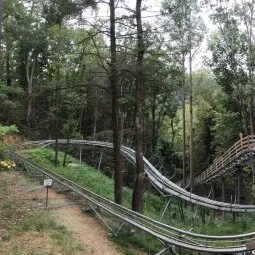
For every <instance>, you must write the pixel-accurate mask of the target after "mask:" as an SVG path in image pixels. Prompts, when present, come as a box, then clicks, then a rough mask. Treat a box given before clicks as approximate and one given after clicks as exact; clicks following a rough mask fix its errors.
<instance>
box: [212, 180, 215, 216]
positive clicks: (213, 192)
mask: <svg viewBox="0 0 255 255" xmlns="http://www.w3.org/2000/svg"><path fill="white" fill-rule="evenodd" d="M211 189H212V200H215V185H214V183H213V182H211ZM213 219H215V209H213Z"/></svg>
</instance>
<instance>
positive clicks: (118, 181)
mask: <svg viewBox="0 0 255 255" xmlns="http://www.w3.org/2000/svg"><path fill="white" fill-rule="evenodd" d="M114 2H115V1H114V0H110V2H109V6H110V41H111V47H110V48H111V63H110V83H111V93H112V130H113V160H114V197H115V202H116V203H117V204H121V202H122V161H121V153H120V146H121V145H120V143H121V142H120V140H121V137H120V134H121V114H120V105H119V97H120V86H119V77H118V68H117V50H116V31H115V5H114Z"/></svg>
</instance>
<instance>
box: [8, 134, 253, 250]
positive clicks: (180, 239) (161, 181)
mask: <svg viewBox="0 0 255 255" xmlns="http://www.w3.org/2000/svg"><path fill="white" fill-rule="evenodd" d="M54 143H55V141H54V140H44V141H35V142H27V143H23V144H22V145H21V146H22V148H26V147H30V146H42V147H45V146H49V145H53V144H54ZM59 143H60V144H62V145H67V141H66V140H59ZM68 145H70V146H75V147H79V148H82V147H85V146H98V147H101V148H102V147H103V148H113V145H112V144H111V143H107V142H98V141H86V140H70V141H68ZM18 149H19V146H17V147H10V148H9V155H10V156H11V157H12V158H13V160H14V161H16V162H20V163H22V164H23V165H24V166H25V168H26V169H27V170H28V171H29V170H32V169H33V170H36V171H38V172H40V173H42V174H43V175H45V176H48V177H50V178H52V179H53V180H54V181H55V182H57V183H60V184H61V185H63V186H65V187H67V188H69V189H71V190H73V191H74V192H75V193H77V194H78V195H80V196H81V197H83V198H84V199H86V200H87V204H88V205H89V206H90V207H91V208H92V209H93V208H94V206H95V205H96V206H97V207H99V208H101V209H104V210H105V211H107V212H108V213H110V214H112V215H114V216H116V217H117V218H119V219H121V220H122V221H123V223H128V224H130V225H133V226H134V227H137V228H138V229H141V230H143V231H145V232H147V233H148V234H151V235H152V236H154V237H156V238H157V239H158V240H160V241H161V242H162V243H164V245H165V248H164V250H162V251H161V252H159V253H158V254H162V253H163V252H164V251H165V250H168V249H170V250H171V249H174V247H175V246H176V247H181V248H185V249H188V250H193V251H197V252H207V253H216V254H227V253H228V254H238V253H242V254H250V253H251V251H252V250H253V249H254V248H255V232H252V233H246V234H241V235H231V236H210V235H202V234H196V233H192V232H189V231H185V230H182V229H178V228H175V227H172V226H170V225H166V224H164V223H161V222H159V221H155V220H153V219H150V218H148V217H146V216H144V215H142V214H139V213H136V212H133V211H131V210H130V209H128V208H125V207H123V206H121V205H118V204H115V203H114V202H112V201H110V200H107V199H105V198H103V197H101V196H99V195H97V194H95V193H93V192H91V191H89V190H87V189H86V188H84V187H81V186H79V185H77V184H75V183H73V182H71V181H70V180H68V179H65V178H64V177H62V176H60V175H57V174H56V173H53V172H51V171H49V170H48V169H45V168H43V167H42V166H40V165H38V164H36V163H34V162H31V161H30V160H28V159H26V158H24V157H22V156H21V155H19V154H18ZM121 151H122V154H123V155H124V156H125V157H126V158H127V159H128V160H129V161H130V162H131V163H133V164H134V163H135V151H134V150H132V149H130V148H128V147H125V146H122V148H121ZM248 151H250V152H252V153H251V154H249V155H251V156H252V157H253V156H254V154H253V152H254V137H253V145H252V146H250V144H249V145H248V146H247V145H245V146H244V145H243V150H239V155H238V154H236V157H235V158H234V160H237V158H239V159H240V158H241V157H243V156H244V155H248V153H249V152H248ZM246 153H247V154H246ZM243 162H244V161H243ZM144 163H145V170H146V172H147V175H148V178H149V180H150V182H151V183H152V184H153V185H154V186H155V187H156V188H157V189H159V190H160V191H161V192H162V194H170V195H174V196H177V197H179V198H182V199H184V200H186V201H189V202H192V203H195V204H198V205H202V206H205V207H209V208H212V209H218V210H223V211H234V212H251V211H252V212H253V211H255V205H239V204H229V203H222V202H218V201H214V200H211V199H208V198H204V197H201V196H198V195H196V194H193V193H191V192H188V191H186V190H185V189H183V188H181V187H180V186H178V185H176V184H174V183H173V182H171V181H170V180H168V179H167V178H166V177H164V176H163V175H162V174H161V173H160V172H159V171H158V170H157V169H156V168H155V167H154V166H153V165H152V164H151V163H150V162H149V161H148V160H147V159H146V158H144ZM220 169H224V168H223V167H222V168H220ZM219 171H221V170H219ZM222 171H224V170H222ZM217 174H218V173H216V174H215V175H217ZM209 178H210V177H209ZM108 227H109V226H108Z"/></svg>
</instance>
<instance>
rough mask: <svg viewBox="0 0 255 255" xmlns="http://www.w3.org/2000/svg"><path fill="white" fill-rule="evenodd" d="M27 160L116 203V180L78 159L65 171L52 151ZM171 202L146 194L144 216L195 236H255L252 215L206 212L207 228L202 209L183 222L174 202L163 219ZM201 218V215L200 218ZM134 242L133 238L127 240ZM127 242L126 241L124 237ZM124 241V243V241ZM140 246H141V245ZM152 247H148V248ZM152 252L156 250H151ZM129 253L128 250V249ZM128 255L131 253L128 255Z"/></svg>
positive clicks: (127, 200)
mask: <svg viewBox="0 0 255 255" xmlns="http://www.w3.org/2000/svg"><path fill="white" fill-rule="evenodd" d="M63 155H64V154H63V153H61V152H60V154H59V160H60V161H61V160H63ZM28 157H29V158H30V159H31V160H33V161H35V162H36V163H39V164H40V165H42V166H44V167H46V168H48V169H50V170H51V171H54V172H56V173H58V174H60V175H62V176H64V177H66V178H67V179H70V180H72V181H74V182H75V183H77V184H79V185H81V186H83V187H85V188H88V189H90V190H91V191H93V192H95V193H97V194H99V195H101V196H104V197H105V198H107V199H110V200H114V193H113V190H114V183H113V180H112V179H110V178H108V177H107V176H105V175H104V174H103V173H101V172H99V171H97V170H96V169H94V168H92V167H89V166H87V165H86V164H84V163H82V164H80V163H79V161H78V160H76V159H75V158H73V157H71V156H68V157H69V159H68V161H69V162H72V164H69V165H67V166H66V167H63V166H61V164H59V166H58V167H55V166H54V165H53V162H54V151H53V150H52V149H46V148H44V149H40V148H36V149H32V150H30V151H29V152H28ZM122 195H123V204H124V205H125V206H126V207H128V208H130V207H131V199H132V190H131V189H130V188H127V187H124V188H123V194H122ZM167 202H168V198H165V199H164V198H162V197H160V196H157V195H156V193H154V192H150V193H148V192H146V193H145V204H144V214H145V215H147V216H149V217H151V218H153V219H156V220H160V221H162V222H164V223H167V224H169V225H172V226H174V227H176V228H181V229H185V230H188V229H191V228H192V231H193V232H196V233H202V234H209V235H231V234H241V233H246V232H253V231H254V230H255V216H254V215H252V214H249V213H246V214H239V215H237V217H236V219H235V221H234V220H233V215H232V214H231V213H226V214H225V216H224V217H223V215H220V213H217V216H216V217H215V218H213V212H212V210H208V209H206V213H205V222H206V223H205V224H203V222H202V217H201V215H202V214H201V213H200V211H201V208H200V207H194V208H192V209H191V208H190V207H189V206H188V207H187V208H184V218H182V217H181V216H180V212H179V206H178V203H177V201H176V200H172V201H171V203H170V206H169V207H168V209H167V210H166V211H165V214H164V217H162V218H161V214H162V213H163V211H164V208H165V205H166V203H167ZM200 214H201V215H200ZM128 238H130V239H132V238H134V235H131V236H130V237H128ZM134 239H135V240H136V241H135V240H130V241H131V242H132V243H136V245H138V246H141V247H143V248H145V249H147V250H148V249H151V247H157V248H158V244H156V243H153V244H152V241H151V240H152V238H151V239H150V242H148V240H147V241H144V237H143V236H141V235H135V238H134ZM121 240H122V236H121V235H120V236H119V237H118V238H117V239H116V238H115V241H116V242H117V243H121V242H122V241H121ZM124 240H127V238H125V237H124ZM124 240H123V241H124ZM139 244H140V245H139ZM148 244H149V245H148ZM152 249H153V248H152ZM128 250H129V249H128ZM127 254H128V253H127Z"/></svg>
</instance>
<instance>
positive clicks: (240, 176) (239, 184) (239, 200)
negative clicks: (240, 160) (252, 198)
mask: <svg viewBox="0 0 255 255" xmlns="http://www.w3.org/2000/svg"><path fill="white" fill-rule="evenodd" d="M237 203H238V204H243V203H244V189H243V169H242V168H238V171H237Z"/></svg>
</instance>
